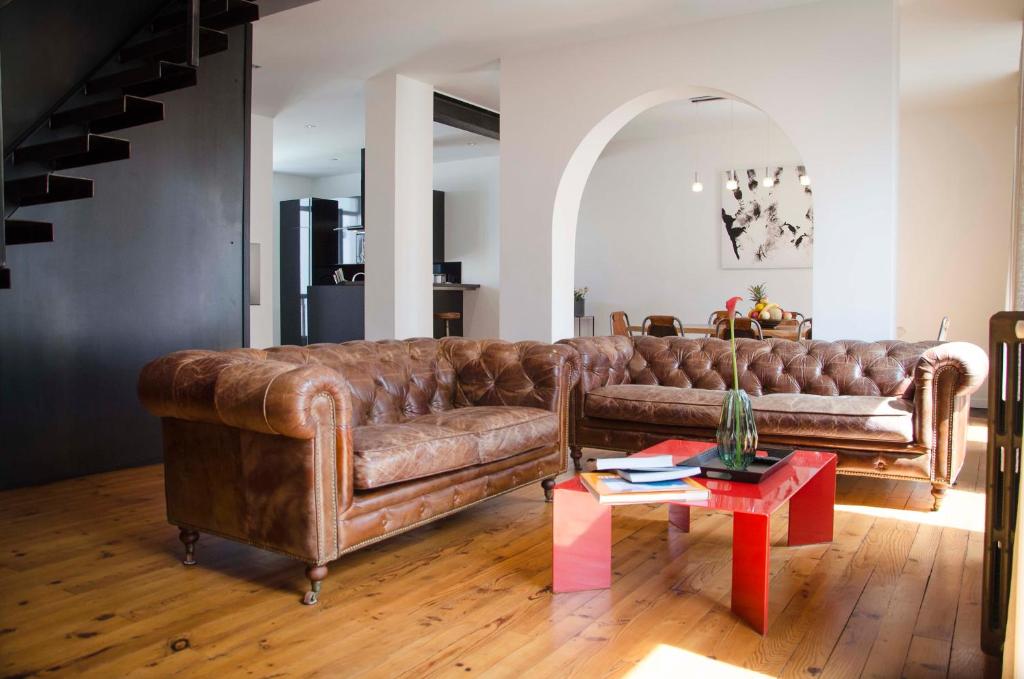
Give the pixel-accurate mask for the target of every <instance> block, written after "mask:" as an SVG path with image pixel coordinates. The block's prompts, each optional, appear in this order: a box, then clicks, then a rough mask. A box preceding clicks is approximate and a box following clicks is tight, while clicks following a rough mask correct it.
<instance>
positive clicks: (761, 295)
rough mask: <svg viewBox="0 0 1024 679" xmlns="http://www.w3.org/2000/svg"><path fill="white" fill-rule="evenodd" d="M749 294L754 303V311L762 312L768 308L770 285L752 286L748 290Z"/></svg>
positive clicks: (759, 284)
mask: <svg viewBox="0 0 1024 679" xmlns="http://www.w3.org/2000/svg"><path fill="white" fill-rule="evenodd" d="M747 292H749V293H750V301H751V302H753V303H754V311H757V312H760V311H761V309H764V308H765V307H766V306H768V285H767V284H765V283H758V284H757V285H751V286H750V287H749V288H747Z"/></svg>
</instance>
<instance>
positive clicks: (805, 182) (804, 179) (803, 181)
mask: <svg viewBox="0 0 1024 679" xmlns="http://www.w3.org/2000/svg"><path fill="white" fill-rule="evenodd" d="M810 185H811V178H810V177H809V176H808V175H807V173H806V172H804V173H802V174H801V175H800V186H810Z"/></svg>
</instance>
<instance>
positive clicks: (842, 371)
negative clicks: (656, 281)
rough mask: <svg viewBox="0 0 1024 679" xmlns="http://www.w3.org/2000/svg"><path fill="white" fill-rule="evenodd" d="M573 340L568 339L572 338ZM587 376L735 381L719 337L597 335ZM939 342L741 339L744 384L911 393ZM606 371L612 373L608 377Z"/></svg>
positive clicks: (689, 384) (686, 382)
mask: <svg viewBox="0 0 1024 679" xmlns="http://www.w3.org/2000/svg"><path fill="white" fill-rule="evenodd" d="M573 341H574V340H567V343H569V344H572V343H573ZM587 341H588V342H596V343H597V344H598V345H599V346H600V351H599V352H598V353H597V354H595V353H594V352H589V356H585V358H584V360H583V365H582V366H581V369H582V380H583V382H584V383H585V389H586V390H589V385H587V382H588V380H589V381H590V382H592V383H594V384H596V383H598V382H600V383H602V384H651V385H654V384H656V385H663V386H672V387H684V388H695V389H716V390H724V389H729V388H731V387H732V357H731V355H730V352H729V342H728V340H722V339H717V338H713V337H702V338H695V339H690V338H685V337H649V336H641V337H633V338H629V337H597V338H587ZM937 344H938V343H937V342H915V343H910V342H900V341H882V342H859V341H853V340H839V341H834V342H826V341H818V340H814V341H811V340H804V341H802V342H791V341H787V340H775V339H770V340H765V341H762V340H754V339H737V340H736V358H737V368H738V372H739V380H740V387H741V388H742V389H744V390H746V391H747V393H749V394H750V395H752V396H763V395H765V394H780V393H787V394H814V395H818V396H891V397H897V398H906V399H912V398H913V395H914V369H915V367H916V366H917V364H918V361H919V360H920V358H921V356H922V354H924V353H925V352H926V351H927V350H928V349H930V348H931V347H934V346H936V345H937ZM605 375H607V379H605Z"/></svg>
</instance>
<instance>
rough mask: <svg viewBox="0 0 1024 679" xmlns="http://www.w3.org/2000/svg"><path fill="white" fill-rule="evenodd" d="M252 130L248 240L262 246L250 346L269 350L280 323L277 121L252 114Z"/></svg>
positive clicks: (252, 312)
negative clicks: (275, 189) (275, 191)
mask: <svg viewBox="0 0 1024 679" xmlns="http://www.w3.org/2000/svg"><path fill="white" fill-rule="evenodd" d="M250 129H251V136H250V138H249V145H250V153H249V158H250V166H249V241H250V242H252V243H259V244H260V262H259V264H260V281H259V286H260V303H259V305H257V306H253V305H250V306H249V346H251V347H269V346H273V345H274V344H276V342H275V341H274V337H275V335H274V325H275V322H279V321H276V319H277V316H278V307H277V304H276V301H277V296H276V295H275V292H274V291H275V290H276V286H275V285H274V261H275V260H276V259H277V247H276V245H275V242H276V238H275V235H276V233H277V231H276V230H275V229H274V212H275V210H276V203H274V199H273V187H274V119H273V118H268V117H267V116H261V115H253V116H252V124H251V128H250ZM250 273H251V272H250Z"/></svg>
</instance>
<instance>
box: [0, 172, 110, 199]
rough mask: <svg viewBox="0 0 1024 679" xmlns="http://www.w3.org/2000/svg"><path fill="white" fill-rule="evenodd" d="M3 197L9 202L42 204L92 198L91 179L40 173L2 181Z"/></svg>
mask: <svg viewBox="0 0 1024 679" xmlns="http://www.w3.org/2000/svg"><path fill="white" fill-rule="evenodd" d="M4 198H5V200H6V201H7V202H8V203H9V204H10V205H8V207H11V206H13V205H14V204H17V205H19V206H25V205H42V204H44V203H60V202H62V201H65V200H78V199H80V198H92V180H91V179H84V178H82V177H65V176H64V175H59V174H40V175H35V176H34V177H24V178H22V179H10V180H8V181H6V182H4Z"/></svg>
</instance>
